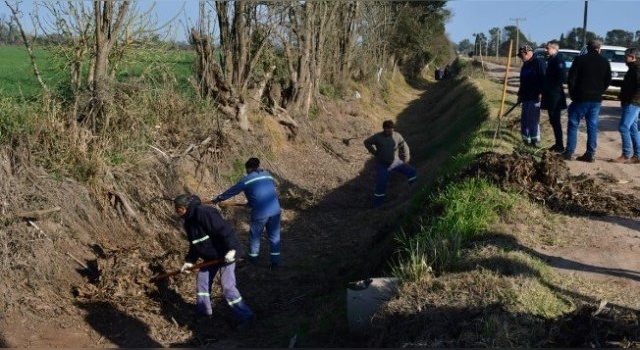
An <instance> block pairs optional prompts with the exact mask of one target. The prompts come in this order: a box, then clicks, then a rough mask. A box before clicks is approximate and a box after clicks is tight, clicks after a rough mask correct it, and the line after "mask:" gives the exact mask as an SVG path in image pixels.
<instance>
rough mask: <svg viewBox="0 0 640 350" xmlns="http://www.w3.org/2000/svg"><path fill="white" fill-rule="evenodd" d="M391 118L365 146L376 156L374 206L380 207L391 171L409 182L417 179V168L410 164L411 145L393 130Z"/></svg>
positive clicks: (366, 141)
mask: <svg viewBox="0 0 640 350" xmlns="http://www.w3.org/2000/svg"><path fill="white" fill-rule="evenodd" d="M393 128H394V124H393V121H391V120H385V121H384V122H383V123H382V131H381V132H379V133H376V134H374V135H372V136H370V137H368V138H367V139H366V140H364V146H365V147H366V148H367V150H368V151H369V153H371V154H373V155H374V156H375V160H376V161H375V167H376V188H375V192H374V193H373V197H374V199H373V207H374V208H378V207H380V206H381V205H382V204H383V203H384V198H385V193H386V190H387V183H388V182H389V174H390V173H391V171H397V172H399V173H401V174H403V175H404V176H406V177H407V179H408V181H409V184H410V185H411V184H413V183H414V182H415V181H416V179H417V176H416V170H415V169H414V168H413V167H412V166H411V165H410V164H409V160H410V159H411V157H410V153H409V146H408V145H407V143H406V142H405V141H404V138H403V137H402V135H400V133H398V132H396V131H394V130H393Z"/></svg>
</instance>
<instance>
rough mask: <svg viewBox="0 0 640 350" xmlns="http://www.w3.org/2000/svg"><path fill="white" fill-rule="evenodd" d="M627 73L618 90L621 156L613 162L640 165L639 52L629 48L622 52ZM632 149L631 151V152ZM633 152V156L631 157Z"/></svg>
mask: <svg viewBox="0 0 640 350" xmlns="http://www.w3.org/2000/svg"><path fill="white" fill-rule="evenodd" d="M624 58H625V61H626V63H627V67H629V70H627V73H626V74H625V75H624V79H623V80H622V86H621V88H620V95H619V99H620V105H621V106H622V115H621V117H620V124H619V125H618V130H620V136H621V137H622V155H621V156H620V157H618V158H616V159H614V160H613V161H614V162H616V163H632V164H638V163H640V134H638V115H639V114H640V69H638V68H639V67H640V62H638V59H639V58H640V50H638V49H637V48H629V49H627V50H626V51H625V52H624ZM632 148H633V150H632ZM632 151H633V156H632V155H631V153H632Z"/></svg>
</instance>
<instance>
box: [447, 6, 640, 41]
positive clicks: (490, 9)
mask: <svg viewBox="0 0 640 350" xmlns="http://www.w3.org/2000/svg"><path fill="white" fill-rule="evenodd" d="M446 7H447V8H448V9H449V10H450V11H451V12H452V14H453V16H452V18H451V19H450V20H449V22H447V23H446V25H445V28H446V31H447V34H448V35H449V39H450V40H451V41H453V42H454V43H456V44H457V43H459V42H460V41H462V40H464V39H469V41H471V42H473V41H474V36H473V33H484V34H485V35H486V36H489V29H491V28H493V27H498V28H504V27H506V26H510V25H516V19H520V20H519V21H518V22H519V23H518V25H519V28H520V31H521V32H522V34H524V35H525V36H526V37H527V38H528V39H530V40H531V41H533V42H536V43H538V44H540V43H543V42H547V41H549V40H552V39H560V35H561V34H563V33H564V34H565V36H566V34H567V33H568V32H569V31H570V30H571V29H572V28H575V27H579V28H582V26H583V21H584V8H585V1H582V0H557V1H514V0H502V1H485V0H453V1H448V2H447V5H446ZM612 29H623V30H626V31H630V32H632V33H635V32H636V31H637V30H640V1H631V0H627V1H620V0H592V1H588V2H587V31H590V32H594V33H595V34H596V35H598V36H601V37H603V38H604V37H605V36H606V34H607V32H608V31H610V30H612Z"/></svg>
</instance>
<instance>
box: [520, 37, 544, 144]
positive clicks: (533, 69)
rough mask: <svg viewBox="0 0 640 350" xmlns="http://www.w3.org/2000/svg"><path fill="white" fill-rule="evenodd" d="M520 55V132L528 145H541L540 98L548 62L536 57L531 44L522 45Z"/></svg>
mask: <svg viewBox="0 0 640 350" xmlns="http://www.w3.org/2000/svg"><path fill="white" fill-rule="evenodd" d="M518 56H520V59H522V68H520V87H519V88H518V102H520V103H522V113H521V115H520V134H521V135H522V141H524V143H525V144H526V145H531V146H534V147H540V100H541V99H542V89H543V87H544V75H545V73H546V67H545V65H546V62H545V61H544V59H542V58H538V57H535V55H534V54H533V49H532V48H531V46H529V45H523V46H521V47H520V48H519V49H518Z"/></svg>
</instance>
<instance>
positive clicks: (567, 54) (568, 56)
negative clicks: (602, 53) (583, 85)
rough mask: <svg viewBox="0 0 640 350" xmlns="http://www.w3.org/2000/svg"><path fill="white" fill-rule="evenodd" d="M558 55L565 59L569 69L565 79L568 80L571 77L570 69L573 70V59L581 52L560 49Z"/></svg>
mask: <svg viewBox="0 0 640 350" xmlns="http://www.w3.org/2000/svg"><path fill="white" fill-rule="evenodd" d="M558 53H560V54H562V57H563V58H564V64H565V66H566V69H567V70H566V73H567V74H566V75H565V79H566V77H567V76H569V68H571V64H572V63H573V59H574V58H576V56H578V55H579V54H580V50H571V49H558ZM564 83H565V84H566V83H567V81H566V80H565V81H564Z"/></svg>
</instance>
